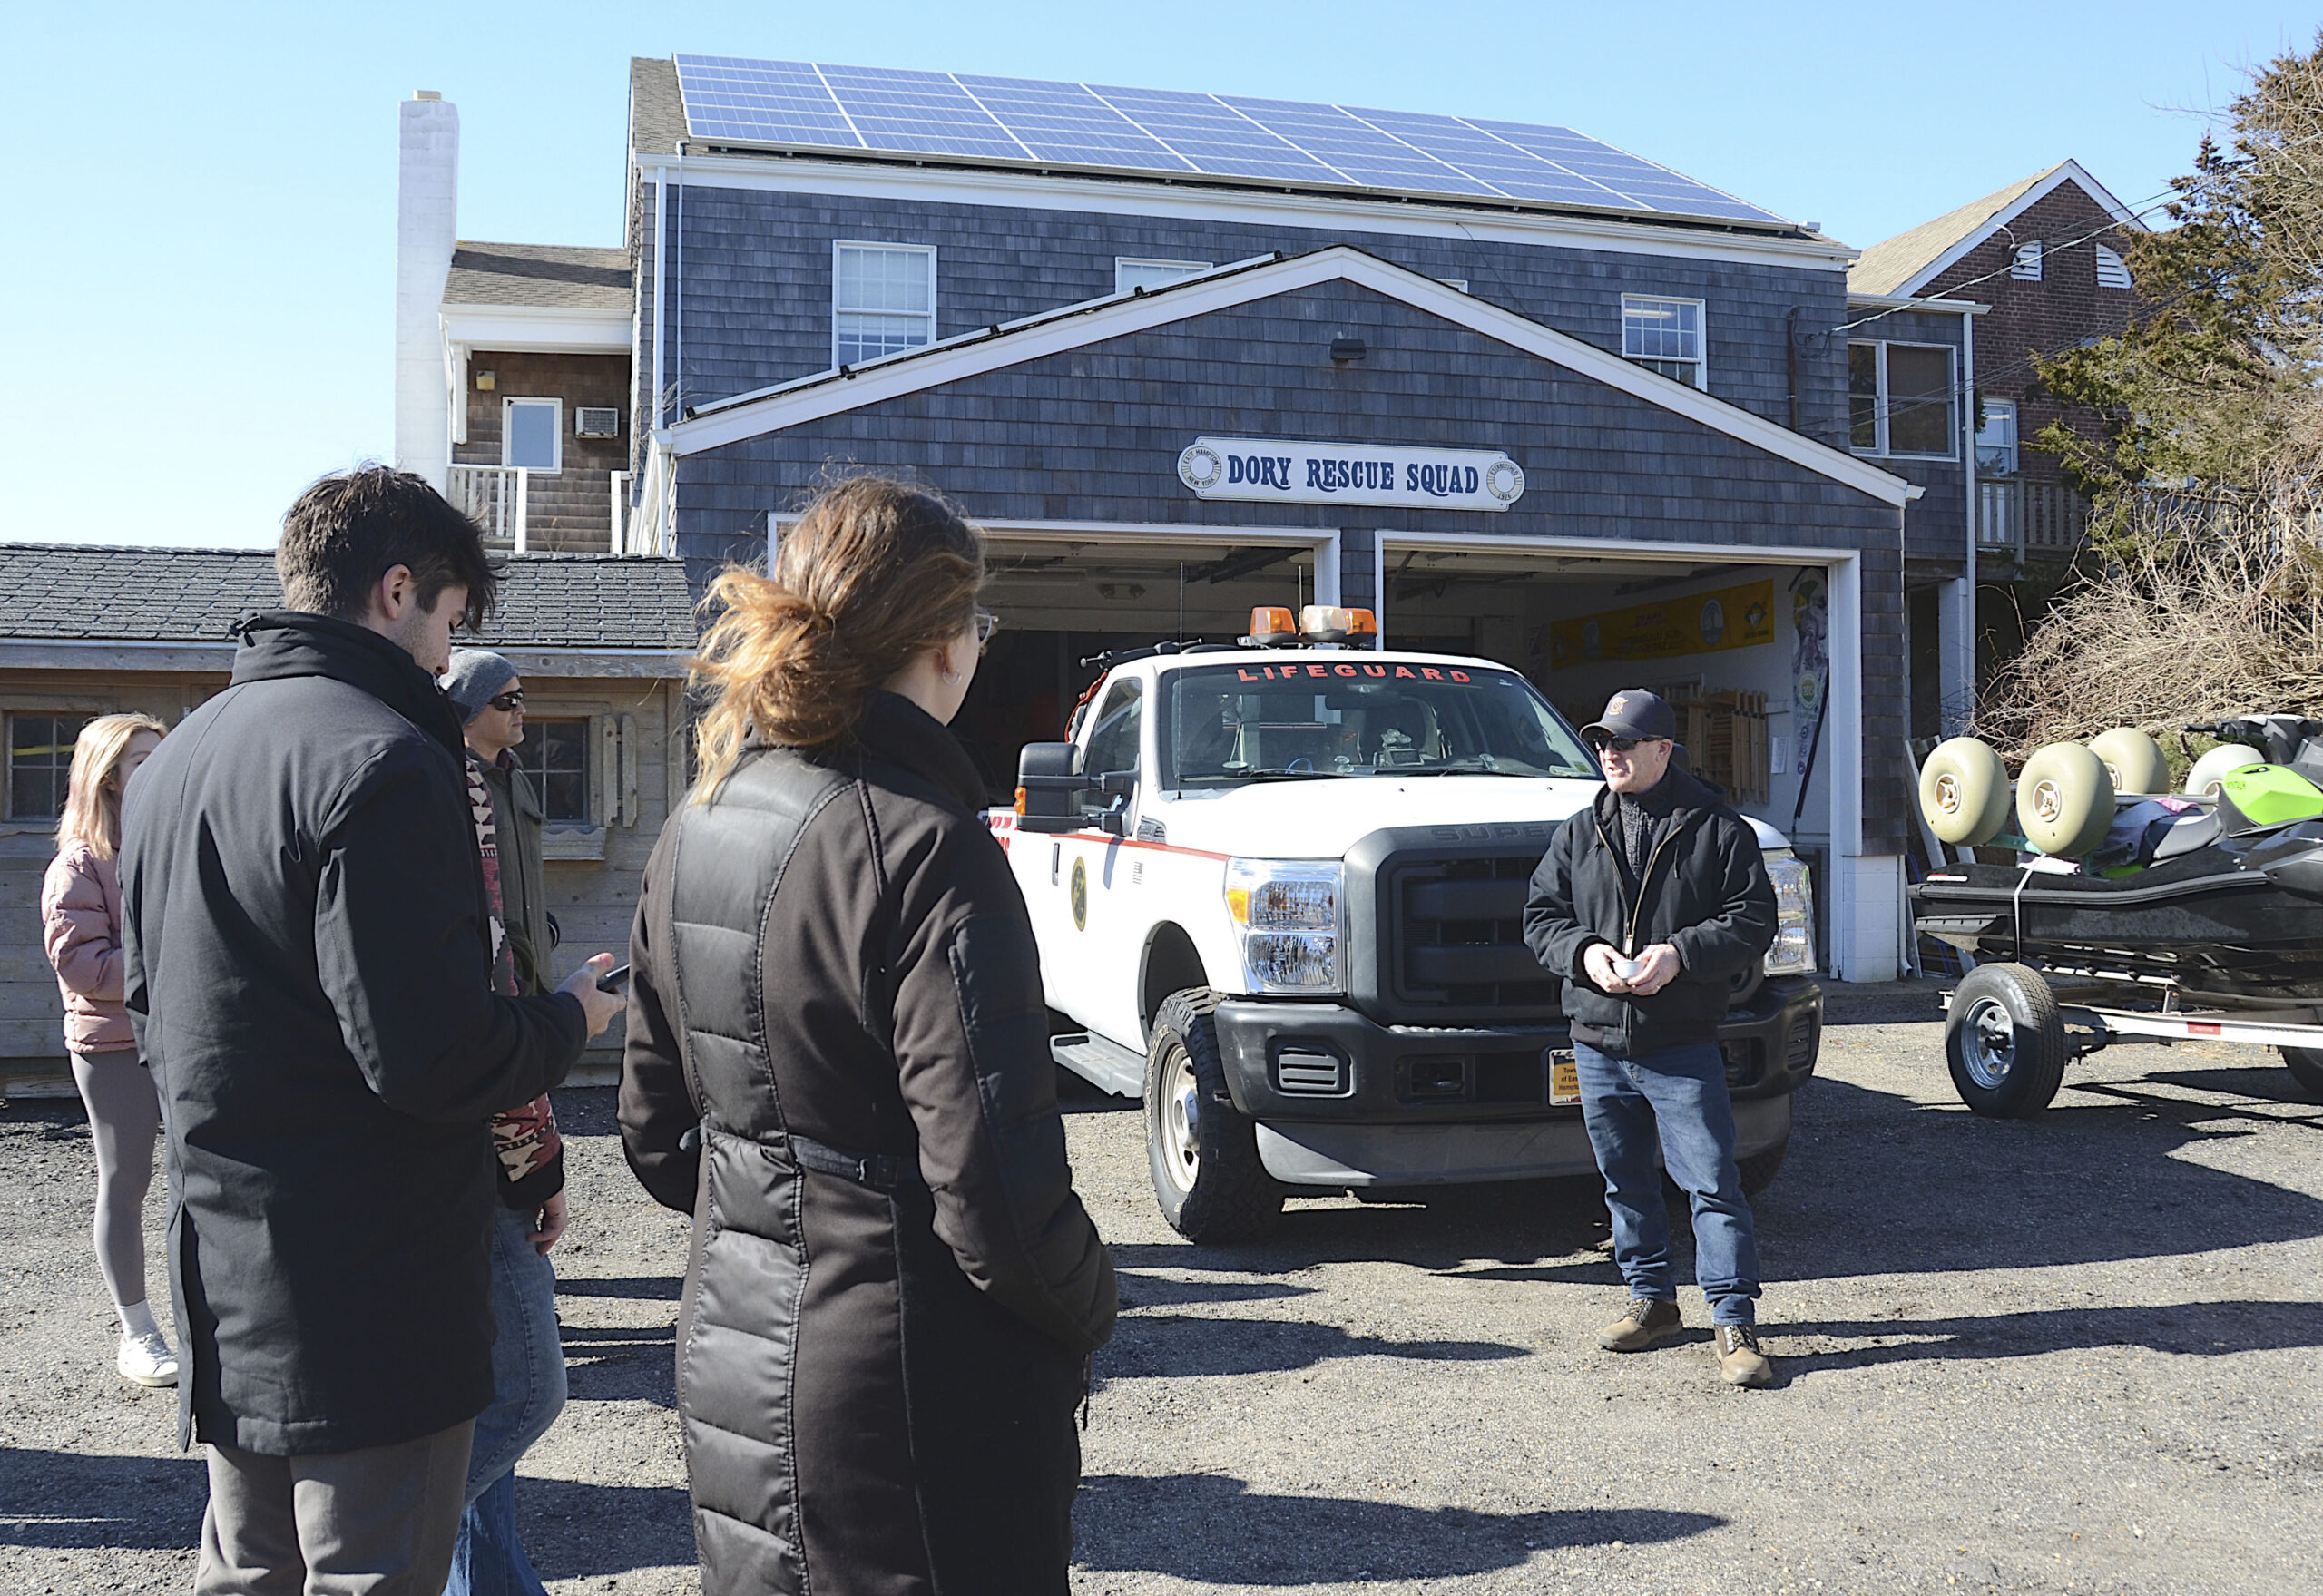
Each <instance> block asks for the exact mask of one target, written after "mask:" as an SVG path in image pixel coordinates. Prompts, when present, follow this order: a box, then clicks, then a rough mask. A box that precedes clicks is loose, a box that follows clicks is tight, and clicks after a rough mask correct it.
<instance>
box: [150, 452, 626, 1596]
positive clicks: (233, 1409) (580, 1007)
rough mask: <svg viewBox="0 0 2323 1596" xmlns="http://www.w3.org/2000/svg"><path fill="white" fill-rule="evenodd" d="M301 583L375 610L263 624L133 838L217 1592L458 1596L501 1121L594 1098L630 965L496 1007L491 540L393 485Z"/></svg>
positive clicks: (421, 493)
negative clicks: (478, 685)
mask: <svg viewBox="0 0 2323 1596" xmlns="http://www.w3.org/2000/svg"><path fill="white" fill-rule="evenodd" d="M277 565H278V569H279V571H280V573H281V575H282V578H283V587H284V589H285V592H287V594H288V595H289V599H290V602H292V603H293V604H294V605H295V604H299V603H301V602H314V603H325V602H328V603H334V604H342V605H343V604H344V603H345V602H346V595H347V594H348V592H353V593H355V594H357V595H358V598H359V603H358V604H357V605H356V607H354V608H353V609H352V611H351V612H346V613H340V614H322V613H315V612H301V611H284V612H276V613H273V614H268V615H261V616H260V617H258V618H257V619H256V620H254V621H251V622H249V623H248V624H247V625H246V626H245V627H244V628H243V630H242V638H241V647H240V650H239V651H238V652H237V655H236V658H235V661H234V671H233V680H232V681H231V683H230V685H229V686H228V687H227V688H226V690H224V691H223V692H221V693H220V694H218V696H217V697H215V698H213V699H211V700H210V701H209V702H207V703H205V704H203V705H202V706H201V708H200V709H199V710H195V711H194V712H193V713H192V714H191V715H189V716H188V717H186V719H185V720H184V721H183V722H182V723H181V725H180V726H179V727H178V729H176V730H175V731H173V732H172V734H171V735H170V736H169V737H168V738H167V739H164V741H163V742H162V748H161V749H159V750H158V751H157V752H156V755H155V757H154V758H153V759H149V760H148V761H147V762H146V764H145V766H144V768H143V769H141V770H140V771H139V772H138V778H137V780H136V782H135V783H134V784H133V785H132V788H131V789H130V793H129V795H128V797H129V802H128V804H127V806H126V808H127V813H126V814H125V816H124V817H123V821H124V823H123V839H122V854H121V882H122V908H123V953H124V968H125V984H126V988H127V994H126V995H127V999H128V1005H129V1009H130V1013H131V1019H132V1024H133V1025H134V1027H135V1029H136V1032H137V1040H138V1045H139V1047H140V1049H141V1051H142V1054H143V1056H144V1058H145V1060H146V1061H147V1062H148V1063H150V1064H151V1065H152V1070H153V1073H154V1076H155V1080H156V1083H157V1084H158V1086H159V1087H160V1090H161V1093H162V1103H163V1117H164V1120H165V1121H166V1123H167V1126H168V1131H169V1172H170V1199H171V1200H170V1276H171V1286H172V1290H173V1292H174V1295H175V1297H176V1307H177V1316H178V1327H179V1332H180V1334H181V1337H183V1343H184V1349H185V1369H184V1373H183V1377H182V1378H181V1380H180V1382H179V1386H178V1389H179V1393H180V1403H181V1421H180V1422H181V1440H182V1439H183V1438H184V1437H185V1435H186V1434H188V1433H190V1434H191V1435H192V1436H193V1437H197V1438H199V1439H200V1440H201V1441H203V1442H205V1443H207V1444H209V1447H210V1483H211V1499H210V1509H209V1512H208V1513H207V1515H206V1516H205V1518H204V1520H203V1523H202V1541H201V1561H200V1564H199V1567H198V1569H197V1572H196V1574H195V1580H194V1588H195V1590H196V1591H249V1590H261V1589H263V1590H276V1589H282V1590H299V1589H307V1590H319V1589H324V1588H328V1589H333V1590H338V1589H353V1588H355V1583H360V1585H361V1588H362V1589H363V1590H365V1591H368V1592H371V1593H372V1596H403V1593H406V1592H408V1593H409V1596H436V1593H437V1592H440V1591H442V1590H443V1587H444V1581H445V1576H446V1570H447V1568H448V1565H449V1562H450V1558H451V1552H452V1541H453V1534H454V1532H455V1529H456V1526H457V1524H458V1522H459V1517H460V1508H461V1503H462V1495H461V1484H462V1482H463V1480H464V1478H465V1476H466V1472H467V1463H468V1455H467V1454H468V1441H469V1435H470V1433H471V1431H472V1430H473V1428H474V1425H475V1415H477V1414H478V1413H479V1412H480V1411H482V1409H483V1408H484V1406H485V1403H486V1402H488V1401H489V1400H490V1398H491V1395H492V1363H491V1347H492V1338H493V1326H492V1317H491V1313H490V1310H489V1308H488V1307H487V1295H486V1279H487V1276H486V1256H487V1248H488V1245H489V1236H490V1229H491V1224H492V1217H493V1209H494V1204H495V1201H496V1198H495V1190H494V1179H495V1177H494V1160H493V1151H492V1143H491V1137H490V1134H489V1132H488V1131H487V1130H486V1121H488V1120H489V1119H490V1117H491V1116H492V1114H493V1113H494V1111H496V1110H500V1109H507V1108H514V1107H516V1106H518V1105H520V1104H523V1103H525V1102H530V1101H531V1100H532V1099H533V1098H534V1097H537V1096H538V1095H539V1094H540V1093H541V1092H544V1091H546V1090H547V1089H548V1088H549V1087H551V1086H553V1085H554V1084H555V1083H556V1082H558V1081H559V1080H561V1079H563V1077H564V1073H565V1072H566V1071H567V1070H569V1069H570V1068H571V1067H572V1066H573V1062H574V1061H575V1060H576V1059H577V1058H578V1057H579V1056H580V1053H581V1049H582V1046H583V1043H584V1042H585V1041H586V1039H587V1038H588V1037H590V1036H592V1035H594V1034H595V1033H598V1032H600V1031H603V1029H604V1028H605V1026H606V1024H607V1023H610V1021H611V1019H612V1017H613V1014H614V1013H617V1012H618V1009H619V1000H618V999H615V998H613V997H612V996H611V995H609V994H603V993H600V992H598V991H597V990H596V987H595V984H594V983H595V977H596V976H597V975H599V974H603V971H604V970H605V969H606V968H608V967H609V966H610V965H611V963H612V959H611V955H599V958H598V959H597V960H596V961H593V966H590V967H584V971H583V974H580V975H578V976H576V977H575V979H574V980H573V981H570V982H567V983H566V984H565V987H564V990H562V991H560V992H558V993H555V994H550V995H547V996H544V997H522V998H509V997H499V996H495V994H493V991H492V987H491V983H490V976H489V961H490V956H491V949H490V944H489V941H488V935H489V932H488V919H487V909H486V906H485V896H484V878H483V874H482V865H481V861H480V858H479V856H478V854H477V850H476V841H475V829H474V827H472V826H471V825H470V824H469V818H468V813H467V807H466V787H465V782H464V778H463V775H462V765H461V759H462V749H461V742H460V728H459V722H458V720H457V717H456V716H455V715H454V714H453V712H452V710H451V709H450V708H449V706H448V705H447V703H446V700H445V699H444V697H443V695H442V694H441V693H440V692H438V691H437V690H436V683H435V672H436V671H439V670H441V669H442V668H443V665H444V662H445V659H446V655H447V654H448V652H449V651H450V634H451V629H452V626H453V625H454V624H455V623H456V622H457V621H458V620H459V619H460V618H461V617H462V616H464V615H466V614H468V613H470V612H471V606H472V604H488V602H489V601H490V596H491V595H490V577H489V568H488V566H486V565H485V563H484V559H483V551H482V547H481V544H480V543H479V542H478V539H477V534H476V531H475V526H474V525H473V524H471V523H469V522H468V521H467V520H466V518H465V517H464V516H461V515H460V514H458V513H457V512H456V511H455V510H453V509H452V507H451V506H450V505H449V504H445V503H444V501H443V500H442V499H441V498H439V497H437V496H436V494H435V493H434V492H433V490H431V489H430V488H429V487H428V486H427V485H426V484H425V483H424V482H422V481H420V480H419V479H418V478H417V477H414V476H409V475H404V474H400V473H394V472H388V471H386V470H385V469H383V468H377V467H375V468H371V469H369V470H367V471H363V472H357V473H352V474H349V475H347V476H340V477H331V478H326V479H325V480H324V481H323V482H322V483H319V484H317V485H316V486H315V487H313V488H311V489H309V491H308V493H307V494H306V495H304V496H303V497H302V498H301V499H300V501H299V504H298V505H296V506H294V507H293V509H292V511H291V514H290V515H289V518H288V519H287V520H286V524H285V533H284V538H283V545H282V549H281V552H280V553H279V554H278V556H277ZM363 571H368V572H369V573H370V575H369V578H368V580H362V579H361V578H360V577H359V576H358V575H357V574H355V573H359V572H363ZM477 573H482V574H477ZM475 581H480V582H482V583H484V584H485V591H484V592H482V593H481V594H478V593H476V592H473V591H472V589H471V585H470V583H471V582H475ZM164 756H166V757H164ZM309 1581H311V1582H309ZM350 1581H352V1582H350Z"/></svg>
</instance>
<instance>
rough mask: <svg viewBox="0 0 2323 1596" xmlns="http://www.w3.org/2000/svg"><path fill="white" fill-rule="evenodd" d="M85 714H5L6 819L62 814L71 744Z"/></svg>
mask: <svg viewBox="0 0 2323 1596" xmlns="http://www.w3.org/2000/svg"><path fill="white" fill-rule="evenodd" d="M88 723H89V717H88V716H86V715H46V714H36V715H11V716H9V717H8V818H10V819H11V820H54V819H55V818H57V817H58V816H60V815H62V814H64V791H65V788H66V787H67V786H69V785H70V783H71V778H72V775H73V744H74V741H75V740H76V739H79V737H80V735H81V728H83V726H86V725H87V724H88Z"/></svg>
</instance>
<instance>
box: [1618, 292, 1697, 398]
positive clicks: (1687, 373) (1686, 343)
mask: <svg viewBox="0 0 2323 1596" xmlns="http://www.w3.org/2000/svg"><path fill="white" fill-rule="evenodd" d="M1622 357H1623V358H1625V359H1629V360H1632V361H1635V362H1636V363H1637V364H1638V365H1640V366H1642V367H1646V368H1647V369H1649V370H1652V371H1658V372H1660V373H1661V375H1662V376H1664V377H1671V378H1674V379H1675V380H1677V381H1679V382H1682V383H1685V384H1687V385H1688V386H1690V387H1697V388H1699V387H1704V386H1705V385H1704V383H1703V382H1702V307H1701V301H1699V300H1695V299H1660V298H1655V297H1652V296H1650V295H1645V294H1623V295H1622Z"/></svg>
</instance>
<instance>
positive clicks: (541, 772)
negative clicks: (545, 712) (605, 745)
mask: <svg viewBox="0 0 2323 1596" xmlns="http://www.w3.org/2000/svg"><path fill="white" fill-rule="evenodd" d="M511 755H512V757H513V758H514V759H515V761H516V765H517V768H518V769H521V770H523V771H524V775H525V776H526V778H529V779H530V780H531V782H532V784H533V791H534V792H535V793H536V794H538V795H539V797H540V800H541V811H542V815H543V818H544V819H547V820H549V821H552V822H554V821H567V822H570V821H580V822H583V824H585V823H586V822H587V821H588V818H589V723H588V721H586V720H526V721H525V722H524V741H522V742H520V743H518V744H517V745H516V746H515V749H512V750H511Z"/></svg>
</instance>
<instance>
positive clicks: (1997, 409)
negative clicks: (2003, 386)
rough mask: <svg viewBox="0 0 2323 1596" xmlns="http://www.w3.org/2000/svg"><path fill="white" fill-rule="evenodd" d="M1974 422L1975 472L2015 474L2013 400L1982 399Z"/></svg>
mask: <svg viewBox="0 0 2323 1596" xmlns="http://www.w3.org/2000/svg"><path fill="white" fill-rule="evenodd" d="M1981 408H1982V412H1983V414H1982V417H1981V419H1980V420H1979V422H1978V424H1977V426H1976V475H1979V476H2014V475H2016V401H2015V400H2014V399H1986V400H1985V402H1984V404H1983V406H1982V407H1981Z"/></svg>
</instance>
